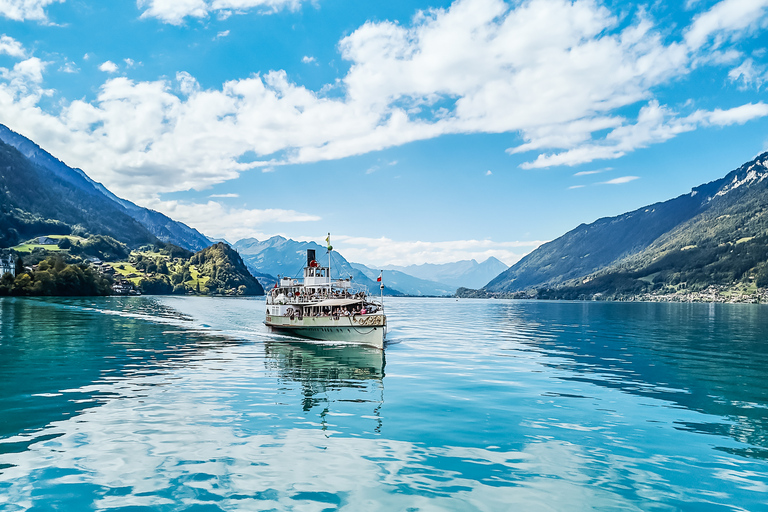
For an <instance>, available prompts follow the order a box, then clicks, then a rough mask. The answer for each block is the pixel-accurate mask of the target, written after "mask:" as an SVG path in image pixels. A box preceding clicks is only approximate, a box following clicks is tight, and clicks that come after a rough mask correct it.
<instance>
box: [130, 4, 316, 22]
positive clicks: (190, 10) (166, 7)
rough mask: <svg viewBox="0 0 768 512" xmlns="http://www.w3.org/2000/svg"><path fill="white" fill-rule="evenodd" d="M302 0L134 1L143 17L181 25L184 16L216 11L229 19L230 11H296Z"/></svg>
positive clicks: (195, 15)
mask: <svg viewBox="0 0 768 512" xmlns="http://www.w3.org/2000/svg"><path fill="white" fill-rule="evenodd" d="M301 2H302V0H137V2H136V4H137V6H138V7H139V9H144V11H143V12H142V14H141V17H142V18H157V19H159V20H160V21H162V22H163V23H169V24H171V25H181V24H182V23H184V20H185V19H186V18H206V17H208V15H210V14H216V15H217V17H218V18H219V19H226V18H228V17H229V16H230V15H231V14H232V12H233V11H235V12H240V11H245V10H250V9H256V10H257V11H259V12H261V13H264V14H269V13H274V12H277V11H280V10H282V9H288V10H296V9H298V8H299V6H300V5H301Z"/></svg>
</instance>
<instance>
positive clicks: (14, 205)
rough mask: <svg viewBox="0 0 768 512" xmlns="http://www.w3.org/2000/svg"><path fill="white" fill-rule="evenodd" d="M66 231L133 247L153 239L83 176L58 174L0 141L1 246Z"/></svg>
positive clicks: (143, 228)
mask: <svg viewBox="0 0 768 512" xmlns="http://www.w3.org/2000/svg"><path fill="white" fill-rule="evenodd" d="M70 233H74V234H84V233H92V234H102V235H109V236H111V237H113V238H115V239H117V240H120V241H121V242H124V243H126V244H128V245H131V246H137V245H141V244H146V243H152V242H154V241H156V240H157V239H156V238H155V236H154V235H153V234H152V233H150V232H149V230H148V229H147V228H145V227H144V226H143V225H141V224H140V223H139V222H138V221H136V220H135V219H134V218H133V217H131V216H130V215H128V213H127V211H126V210H125V208H123V207H121V206H120V205H118V204H116V203H115V202H114V201H111V200H110V199H108V198H107V197H106V196H104V194H102V193H101V192H99V191H98V190H96V189H95V188H94V187H92V186H91V185H90V184H89V183H88V182H87V181H86V180H85V178H83V177H82V176H79V175H71V176H67V178H66V179H65V178H62V177H61V176H59V175H58V174H56V173H54V172H52V171H51V170H49V169H47V168H46V167H43V166H41V165H38V164H36V163H34V162H33V161H31V160H29V159H28V158H26V157H25V156H24V155H23V154H21V153H20V152H19V151H18V150H17V149H16V148H15V147H13V146H9V145H8V144H5V143H4V142H2V141H0V246H5V247H9V246H12V245H15V244H16V243H17V242H19V240H21V239H23V238H29V237H31V236H37V235H56V234H70Z"/></svg>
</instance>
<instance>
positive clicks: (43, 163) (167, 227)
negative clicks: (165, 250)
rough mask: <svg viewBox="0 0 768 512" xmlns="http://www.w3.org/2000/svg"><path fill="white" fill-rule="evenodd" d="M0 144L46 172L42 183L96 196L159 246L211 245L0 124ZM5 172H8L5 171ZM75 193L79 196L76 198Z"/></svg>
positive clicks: (196, 234) (190, 230) (85, 195)
mask: <svg viewBox="0 0 768 512" xmlns="http://www.w3.org/2000/svg"><path fill="white" fill-rule="evenodd" d="M0 141H2V142H4V143H5V144H8V145H9V146H13V147H14V148H16V149H17V150H18V151H19V153H21V155H23V157H24V158H25V159H26V160H27V161H28V162H30V163H31V164H32V165H33V166H36V167H38V168H41V169H44V170H46V171H48V173H50V174H49V175H46V173H43V174H40V173H38V174H40V178H41V179H42V180H45V179H47V178H50V176H51V175H52V176H55V177H56V178H57V179H58V181H59V182H60V183H61V184H62V185H64V186H65V187H66V188H67V189H68V190H69V191H70V194H72V195H73V198H74V197H75V196H79V197H89V196H91V197H92V196H94V195H95V194H94V192H96V193H97V194H99V195H101V196H103V197H104V198H106V199H107V200H109V201H110V202H112V203H114V205H115V207H116V209H117V210H118V211H120V212H121V213H122V214H124V215H125V214H127V215H128V216H130V217H131V218H133V219H134V220H135V221H136V222H138V223H139V224H140V225H142V226H143V227H144V228H145V229H146V230H147V231H149V232H150V233H151V234H152V235H154V236H155V237H157V238H159V239H160V240H162V241H163V242H170V243H172V244H175V245H178V246H180V247H184V248H186V249H190V250H193V251H196V250H200V249H203V248H204V247H208V246H209V245H211V242H210V241H209V240H208V238H207V237H205V236H204V235H203V234H201V233H200V232H199V231H197V230H195V229H193V228H190V227H189V226H187V225H186V224H184V223H181V222H178V221H175V220H172V219H171V218H169V217H167V216H166V215H163V214H162V213H160V212H157V211H154V210H150V209H148V208H142V207H140V206H137V205H135V204H134V203H132V202H130V201H128V200H126V199H121V198H119V197H117V196H116V195H114V194H113V193H112V192H110V191H109V190H107V188H106V187H104V185H102V184H101V183H97V182H95V181H93V180H92V179H91V178H89V177H88V176H87V175H86V174H85V173H84V172H83V171H82V170H81V169H73V168H71V167H69V166H67V165H66V164H65V163H64V162H62V161H61V160H59V159H57V158H55V157H54V156H53V155H51V154H50V153H48V152H46V151H45V150H43V149H42V148H40V146H38V145H37V144H35V143H34V142H32V141H31V140H29V139H27V138H26V137H24V136H23V135H20V134H18V133H16V132H14V131H12V130H10V129H9V128H8V127H6V126H4V125H2V124H0ZM6 170H7V171H8V170H9V169H6ZM78 192H79V193H80V194H78ZM83 194H84V196H83ZM99 203H100V204H103V201H99ZM114 209H115V208H112V209H110V211H111V210H114ZM60 220H61V219H60ZM111 236H113V237H114V238H118V239H120V237H116V236H114V234H111Z"/></svg>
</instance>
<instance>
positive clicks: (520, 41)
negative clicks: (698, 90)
mask: <svg viewBox="0 0 768 512" xmlns="http://www.w3.org/2000/svg"><path fill="white" fill-rule="evenodd" d="M0 1H1V0H0ZM725 2H726V3H728V5H730V2H732V0H725ZM139 5H140V7H142V8H146V10H145V11H144V14H145V15H146V16H151V15H152V16H154V15H157V16H159V17H161V18H162V16H160V14H159V13H160V12H161V11H162V12H166V14H167V16H166V18H167V19H169V20H170V19H172V20H177V21H178V22H181V20H182V19H183V18H184V16H193V14H190V13H194V12H198V11H196V9H198V10H200V11H199V14H200V16H205V15H207V13H209V12H211V11H212V10H213V11H218V10H225V9H232V10H242V9H247V8H249V7H259V6H261V7H262V8H277V6H287V7H290V6H293V7H297V6H298V5H299V4H298V2H293V3H291V2H289V3H285V2H278V1H277V0H275V1H274V2H271V3H270V2H260V3H256V2H254V1H250V0H241V1H236V0H222V1H221V2H218V1H217V2H215V3H214V2H210V1H206V0H184V1H181V2H170V1H166V0H164V1H160V0H156V1H149V0H147V1H143V2H140V4H139ZM719 5H721V4H717V5H716V6H715V7H713V8H712V10H711V11H712V12H714V11H716V10H717V9H718V6H719ZM270 6H271V7H270ZM163 9H165V11H163ZM150 12H152V13H155V14H148V13H150ZM174 12H175V13H176V14H172V13H174ZM222 12H223V11H222ZM750 12H753V14H754V13H759V12H762V11H760V10H758V11H755V10H754V9H753V10H752V11H750ZM185 13H186V14H185ZM166 18H162V19H166ZM701 19H703V16H702V17H699V18H697V19H696V22H695V23H701V24H702V25H700V27H704V26H705V25H703V24H704V23H705V22H704V21H701ZM729 20H730V21H729ZM761 20H762V21H760V23H762V22H764V21H765V19H764V18H761ZM743 23H744V20H743V19H742V18H741V17H736V18H733V19H731V18H728V20H726V22H723V23H719V24H717V25H716V26H715V27H714V28H712V27H710V29H707V30H706V31H705V32H706V33H707V36H706V37H715V36H717V34H721V33H722V34H728V36H729V38H733V37H737V34H736V33H735V32H734V28H738V27H741V26H743ZM755 23H758V22H755ZM755 23H751V22H750V25H749V26H750V27H752V26H757V25H755ZM696 30H698V31H702V30H704V29H703V28H698V29H696ZM691 31H693V29H690V30H689V31H688V32H686V34H690V33H691ZM702 33H703V32H702ZM665 37H666V35H665ZM686 37H693V36H686ZM697 37H701V36H697ZM665 41H666V39H665V38H664V37H662V36H661V35H660V34H659V31H658V30H656V29H655V28H654V26H653V23H652V21H651V20H650V19H648V18H647V15H641V16H639V17H638V18H636V19H634V20H629V21H628V22H624V21H622V22H621V23H620V22H619V20H618V19H617V18H616V17H615V16H613V15H612V14H611V13H610V12H609V11H608V10H607V9H606V8H605V7H602V6H600V5H598V4H596V3H595V2H593V1H591V0H576V1H573V2H572V1H570V0H530V1H528V2H525V3H522V4H514V5H510V4H507V3H504V2H503V1H501V0H459V1H457V2H456V3H454V4H453V5H452V6H451V7H450V8H448V9H438V10H430V11H426V12H420V13H418V14H417V15H416V16H415V18H414V20H413V21H412V23H411V24H410V25H399V24H396V23H391V22H379V23H373V22H368V23H366V24H364V25H363V26H362V27H360V28H358V29H357V30H356V31H354V32H353V33H352V34H350V35H349V36H348V37H345V38H344V39H342V40H341V41H340V43H339V48H340V51H341V52H342V55H343V57H344V58H345V59H347V60H348V61H350V63H351V67H350V70H349V72H348V73H347V75H346V76H345V77H343V79H341V80H339V82H338V84H337V85H333V87H336V89H337V90H341V91H342V94H334V95H333V96H332V97H327V96H325V94H324V92H323V91H324V90H325V88H323V89H321V92H315V91H312V90H309V89H307V88H306V87H302V86H300V85H297V84H295V83H292V82H291V81H290V80H289V78H288V76H287V74H286V73H285V72H284V71H272V72H269V73H266V74H259V75H253V76H250V77H248V78H243V79H238V80H231V81H228V82H226V83H224V84H222V85H221V86H220V87H218V88H211V89H202V88H201V86H200V84H199V83H198V82H197V80H196V79H195V77H193V76H192V75H190V74H189V73H186V72H183V71H180V72H179V73H177V75H176V77H175V78H176V79H175V81H171V80H157V81H153V82H135V81H132V80H129V79H127V78H124V77H123V78H110V79H108V80H106V81H105V83H104V84H103V85H102V86H101V88H100V89H99V91H98V94H97V95H96V97H95V99H93V100H89V101H85V100H75V101H72V102H70V103H67V102H66V101H64V100H62V101H60V102H59V103H58V104H59V105H62V108H61V110H60V111H59V112H57V113H55V114H51V113H48V112H46V111H45V110H43V109H41V108H40V106H39V104H38V102H39V100H40V98H42V96H43V95H44V94H48V92H46V91H43V90H42V88H41V82H40V80H39V79H37V78H36V77H35V76H33V75H34V73H33V74H29V72H31V71H32V69H31V68H32V67H34V66H32V63H27V64H26V66H27V67H30V66H31V67H30V69H28V70H27V71H28V73H27V74H26V75H25V76H26V77H25V78H23V79H22V80H19V77H21V76H22V75H24V70H22V69H18V70H17V69H16V68H14V70H15V71H14V72H13V73H12V72H11V71H9V70H5V73H4V74H3V77H2V78H3V79H4V80H5V81H6V82H7V83H5V84H3V83H0V122H3V123H5V124H7V125H9V126H10V127H11V128H12V129H14V130H17V131H19V132H21V133H23V134H25V135H27V136H29V137H31V138H32V139H34V140H35V141H36V142H38V143H39V144H41V145H43V147H45V148H46V149H47V150H49V151H51V152H52V153H53V154H55V155H57V156H58V157H60V158H62V159H63V160H64V161H65V162H67V163H68V164H70V165H73V166H77V167H81V168H83V169H85V170H86V172H88V173H89V174H90V175H91V176H92V177H93V178H94V179H96V180H97V181H100V182H103V183H104V184H105V185H106V186H107V187H108V188H110V189H112V190H115V191H116V192H118V193H119V194H121V195H124V196H126V197H127V198H129V199H131V200H134V201H137V202H139V203H142V204H144V203H146V202H147V201H148V200H151V199H153V198H156V197H157V194H161V193H163V192H171V191H179V190H187V189H190V188H193V189H197V190H200V189H204V188H206V187H209V186H211V185H214V184H217V183H221V182H223V181H226V180H229V179H233V178H235V177H237V176H238V175H239V173H241V172H243V171H245V170H248V169H254V168H261V169H262V171H264V172H270V171H273V170H274V169H275V168H277V167H279V166H281V165H283V164H286V163H303V162H316V161H320V160H330V159H338V158H343V157H347V156H352V155H359V154H364V153H367V152H371V151H375V150H380V149H384V148H387V147H392V146H396V145H400V144H404V143H408V142H412V141H416V140H424V139H429V138H433V137H437V136H440V135H442V134H447V133H483V132H491V133H504V132H509V133H520V134H522V136H523V139H524V144H522V145H521V146H518V147H516V148H512V149H510V152H511V153H520V152H523V151H545V150H546V151H548V152H546V153H541V154H540V155H538V157H537V158H535V159H533V160H532V161H530V162H528V163H527V164H525V165H524V167H527V168H535V167H547V166H551V165H576V164H579V163H585V162H590V161H592V160H595V159H610V158H618V157H620V156H622V155H624V154H626V153H628V152H630V151H634V150H635V149H637V148H641V147H646V146H648V145H650V144H656V143H660V142H663V141H665V140H668V139H670V138H672V137H674V136H676V135H677V134H679V133H683V132H685V131H690V130H694V129H697V128H699V127H703V126H712V125H717V126H722V125H725V124H729V123H733V122H745V121H746V120H748V119H754V118H755V117H758V116H762V115H766V114H765V112H764V111H765V106H764V105H763V104H762V103H759V104H754V105H751V104H750V105H744V106H742V107H737V108H735V109H730V110H718V109H715V110H713V111H711V112H698V111H697V112H696V113H695V115H689V116H688V117H686V116H685V115H684V114H682V113H678V112H675V111H673V110H672V109H670V108H669V107H667V106H664V105H661V104H660V103H659V102H658V101H656V100H654V99H653V90H654V87H657V86H660V85H664V84H667V83H669V82H670V81H671V80H675V79H677V78H679V77H680V75H681V74H685V73H687V72H688V70H689V68H690V66H691V65H692V64H691V63H692V61H693V59H694V58H695V57H696V56H697V55H699V54H696V53H695V52H694V51H692V50H691V49H690V48H689V46H688V45H687V44H684V43H682V42H674V41H673V42H671V43H665ZM36 62H37V63H38V65H39V71H41V72H42V69H43V67H44V66H42V64H43V63H42V62H41V61H39V60H37V61H36ZM110 64H111V65H110ZM104 66H107V67H106V68H105V70H106V71H107V72H112V71H116V70H117V65H116V64H114V63H112V62H111V61H107V62H105V63H104V64H102V67H104ZM38 77H39V76H38ZM14 79H15V80H16V82H15V83H14V84H11V83H10V82H11V81H12V80H14ZM24 84H26V85H25V86H24V87H22V85H24ZM30 84H32V85H30ZM33 85H34V86H33ZM438 102H439V105H440V108H436V107H435V106H436V104H437V103H438ZM641 103H643V104H644V106H643V107H642V108H640V109H638V114H637V116H636V117H635V118H634V119H633V118H631V117H630V118H627V117H625V116H626V115H627V114H626V113H627V112H628V111H630V110H631V107H634V106H636V105H639V104H641ZM685 108H692V107H685ZM619 112H620V113H619ZM606 131H607V132H608V133H607V135H605V136H603V137H602V139H596V135H595V133H604V132H606ZM245 153H249V154H253V155H255V156H256V159H255V160H254V159H252V158H249V160H248V163H243V162H242V161H241V160H240V157H241V156H242V155H244V154H245ZM276 155H279V156H276ZM383 165H384V164H383V163H382V164H380V166H382V167H383Z"/></svg>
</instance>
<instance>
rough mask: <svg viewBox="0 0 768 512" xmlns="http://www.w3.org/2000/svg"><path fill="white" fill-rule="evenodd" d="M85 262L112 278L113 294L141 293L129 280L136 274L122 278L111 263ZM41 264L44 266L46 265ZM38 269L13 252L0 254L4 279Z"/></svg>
mask: <svg viewBox="0 0 768 512" xmlns="http://www.w3.org/2000/svg"><path fill="white" fill-rule="evenodd" d="M40 238H41V240H40V241H39V243H40V244H41V245H48V244H51V243H53V244H55V242H50V241H48V240H44V239H45V237H40ZM86 262H87V265H88V266H89V268H90V269H91V270H92V271H94V272H97V273H98V274H100V275H102V276H110V277H111V278H112V286H111V289H112V294H113V295H141V292H140V291H139V290H138V289H137V288H136V286H134V284H133V283H132V282H131V281H129V279H131V278H138V277H140V276H139V275H138V274H136V273H129V274H127V275H126V276H125V278H122V277H120V276H119V274H117V273H116V271H115V269H114V268H113V267H112V266H111V265H109V264H108V263H105V262H103V261H101V260H100V259H99V258H96V257H88V258H86ZM43 266H44V267H46V266H47V265H43ZM45 269H46V268H43V270H45ZM40 270H41V269H40V264H35V265H30V266H25V265H24V264H23V259H22V258H21V257H20V256H17V255H15V254H13V253H7V254H5V255H0V278H1V279H3V280H5V281H10V282H13V281H15V280H16V277H18V276H21V275H22V274H24V273H27V274H33V273H36V272H39V271H40ZM6 274H8V276H10V278H7V277H6Z"/></svg>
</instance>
